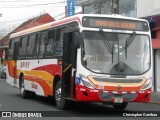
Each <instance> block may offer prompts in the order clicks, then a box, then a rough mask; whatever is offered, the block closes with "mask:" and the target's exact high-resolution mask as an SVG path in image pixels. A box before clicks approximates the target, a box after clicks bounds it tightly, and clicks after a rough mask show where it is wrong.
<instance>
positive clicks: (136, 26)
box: [83, 17, 149, 31]
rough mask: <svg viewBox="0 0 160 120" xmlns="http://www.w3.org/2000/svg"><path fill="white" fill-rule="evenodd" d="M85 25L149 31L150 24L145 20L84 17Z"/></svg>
mask: <svg viewBox="0 0 160 120" xmlns="http://www.w3.org/2000/svg"><path fill="white" fill-rule="evenodd" d="M83 26H84V27H90V28H104V29H114V30H115V29H116V30H133V31H149V28H148V24H147V22H145V21H137V20H129V19H117V18H98V17H84V18H83Z"/></svg>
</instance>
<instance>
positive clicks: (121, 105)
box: [113, 102, 128, 110]
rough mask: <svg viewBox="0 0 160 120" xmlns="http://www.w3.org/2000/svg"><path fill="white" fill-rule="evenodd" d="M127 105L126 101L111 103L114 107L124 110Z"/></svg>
mask: <svg viewBox="0 0 160 120" xmlns="http://www.w3.org/2000/svg"><path fill="white" fill-rule="evenodd" d="M127 105H128V102H124V103H117V104H113V107H114V108H115V109H119V110H124V109H125V108H126V107H127Z"/></svg>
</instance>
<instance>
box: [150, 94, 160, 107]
mask: <svg viewBox="0 0 160 120" xmlns="http://www.w3.org/2000/svg"><path fill="white" fill-rule="evenodd" d="M150 102H151V103H154V104H159V105H160V92H151V100H150Z"/></svg>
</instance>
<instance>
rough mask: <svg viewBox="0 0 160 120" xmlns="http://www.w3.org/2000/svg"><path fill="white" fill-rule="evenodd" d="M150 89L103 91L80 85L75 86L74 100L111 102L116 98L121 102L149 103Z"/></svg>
mask: <svg viewBox="0 0 160 120" xmlns="http://www.w3.org/2000/svg"><path fill="white" fill-rule="evenodd" d="M150 96H151V88H150V89H147V90H145V91H103V90H97V89H90V88H87V87H85V86H82V85H77V86H76V100H77V101H85V102H87V101H88V102H112V103H115V100H116V99H117V98H119V99H121V102H144V103H146V102H149V101H150Z"/></svg>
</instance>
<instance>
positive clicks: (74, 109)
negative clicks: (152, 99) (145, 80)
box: [0, 79, 160, 120]
mask: <svg viewBox="0 0 160 120" xmlns="http://www.w3.org/2000/svg"><path fill="white" fill-rule="evenodd" d="M0 111H18V112H24V111H32V112H33V111H35V112H36V111H38V112H40V111H42V113H43V111H46V112H44V113H45V114H50V115H52V116H54V118H56V119H59V120H63V119H64V120H66V119H68V120H71V119H74V120H97V119H101V120H103V119H104V120H106V117H107V119H118V120H121V119H126V120H128V117H120V116H123V114H124V113H131V114H136V113H138V114H141V112H142V113H143V112H144V113H146V114H148V113H153V114H154V113H155V114H156V112H157V111H160V105H158V104H152V103H147V104H145V103H129V104H128V106H127V108H126V109H125V110H124V111H118V112H117V111H115V109H113V107H112V106H110V105H106V106H103V105H102V104H100V103H76V102H72V103H71V109H70V110H67V111H60V110H58V109H57V108H56V106H55V103H54V101H53V100H52V99H51V98H45V97H39V96H36V97H34V98H32V99H23V98H21V96H20V94H19V89H17V88H13V87H11V86H10V85H8V84H7V83H6V81H5V80H4V79H0ZM137 111H138V112H137ZM139 111H141V112H139ZM147 111H148V112H147ZM159 113H160V112H159ZM113 116H115V117H113ZM3 119H6V118H3ZM3 119H2V120H3ZM15 119H17V118H15ZM21 119H22V118H21ZM38 119H40V118H38ZM42 119H43V118H42ZM46 119H52V118H51V117H47V118H45V120H46ZM129 119H135V117H129ZM136 119H137V118H136ZM138 119H145V120H147V119H148V120H149V119H151V118H150V117H145V118H144V117H143V118H142V117H138ZM152 119H157V120H158V119H160V117H158V118H157V117H154V118H152ZM0 120H1V118H0ZM12 120H13V118H12ZM23 120H24V118H23Z"/></svg>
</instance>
